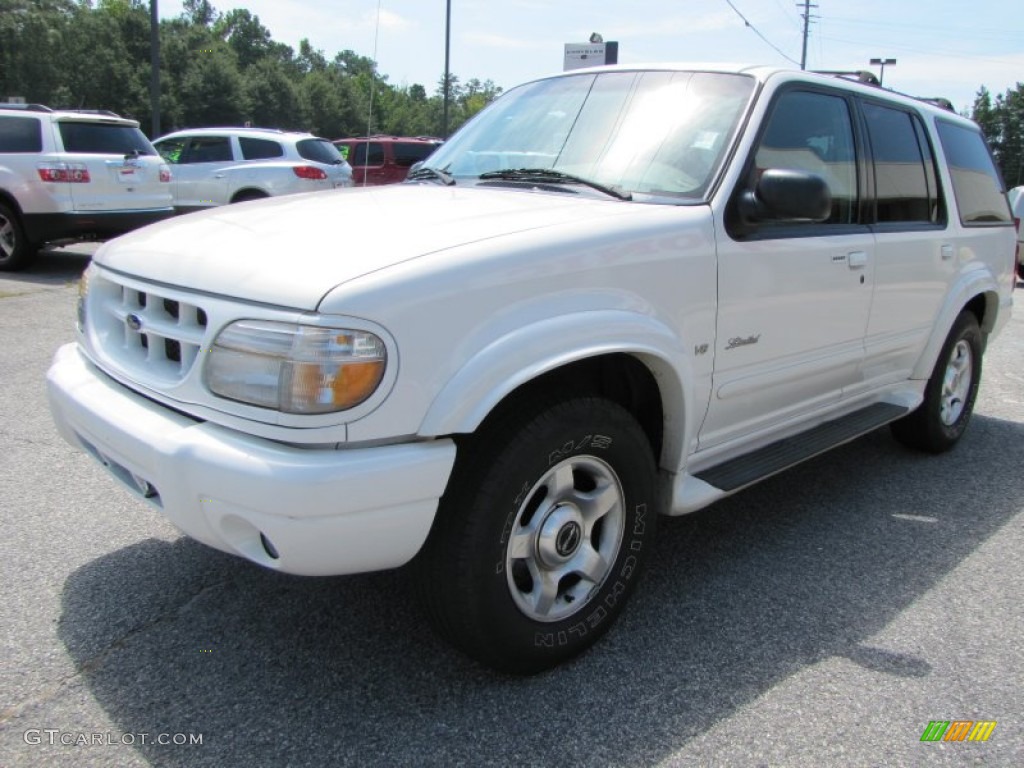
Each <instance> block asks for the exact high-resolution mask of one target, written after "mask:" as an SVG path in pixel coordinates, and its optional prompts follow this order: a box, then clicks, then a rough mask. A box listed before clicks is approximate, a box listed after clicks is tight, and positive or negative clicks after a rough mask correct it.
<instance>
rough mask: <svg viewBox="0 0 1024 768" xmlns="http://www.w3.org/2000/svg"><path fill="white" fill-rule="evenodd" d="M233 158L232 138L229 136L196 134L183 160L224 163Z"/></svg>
mask: <svg viewBox="0 0 1024 768" xmlns="http://www.w3.org/2000/svg"><path fill="white" fill-rule="evenodd" d="M232 159H233V158H232V157H231V139H229V138H228V137H227V136H194V137H193V138H192V139H191V141H190V142H189V146H188V149H187V150H185V154H184V156H183V157H182V158H181V162H182V163H222V162H225V161H230V160H232Z"/></svg>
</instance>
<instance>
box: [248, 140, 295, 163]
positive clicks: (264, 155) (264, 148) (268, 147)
mask: <svg viewBox="0 0 1024 768" xmlns="http://www.w3.org/2000/svg"><path fill="white" fill-rule="evenodd" d="M238 143H239V144H240V145H241V146H242V158H243V159H244V160H270V159H272V158H275V157H284V147H282V146H281V145H280V144H279V143H278V142H276V141H271V140H270V139H247V138H244V137H243V138H239V139H238Z"/></svg>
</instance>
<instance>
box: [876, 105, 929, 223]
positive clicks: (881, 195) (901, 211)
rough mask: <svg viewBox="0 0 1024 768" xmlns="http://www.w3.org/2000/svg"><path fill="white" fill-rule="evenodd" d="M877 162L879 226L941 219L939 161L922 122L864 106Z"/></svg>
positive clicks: (898, 111) (897, 113) (900, 113)
mask: <svg viewBox="0 0 1024 768" xmlns="http://www.w3.org/2000/svg"><path fill="white" fill-rule="evenodd" d="M864 117H865V118H866V119H867V124H868V136H869V138H870V140H871V151H872V154H873V155H874V161H875V194H876V198H877V199H876V205H877V208H876V211H877V213H876V218H877V220H878V221H879V222H898V221H902V222H930V223H932V224H935V223H937V222H938V221H939V220H940V217H939V199H938V190H937V188H936V183H935V158H934V157H933V156H932V152H931V148H930V147H929V146H928V144H927V141H926V140H925V138H924V130H923V128H922V127H921V125H920V121H919V120H918V118H916V117H915V116H913V115H911V114H910V113H908V112H904V111H902V110H899V109H892V108H889V107H884V106H881V105H879V104H871V103H867V104H864Z"/></svg>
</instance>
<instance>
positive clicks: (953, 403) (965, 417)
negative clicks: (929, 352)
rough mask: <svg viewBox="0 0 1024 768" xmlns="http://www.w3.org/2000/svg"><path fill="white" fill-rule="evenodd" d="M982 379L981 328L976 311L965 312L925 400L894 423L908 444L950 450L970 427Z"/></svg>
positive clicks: (949, 339) (932, 450)
mask: <svg viewBox="0 0 1024 768" xmlns="http://www.w3.org/2000/svg"><path fill="white" fill-rule="evenodd" d="M980 381H981V329H980V328H979V327H978V320H977V318H976V317H975V316H974V313H972V312H966V311H965V312H961V313H960V314H959V316H957V318H956V321H955V322H954V323H953V327H952V328H951V329H950V331H949V336H948V337H946V343H945V344H943V346H942V351H941V352H940V353H939V359H938V360H937V361H936V363H935V369H934V370H933V371H932V375H931V378H929V379H928V384H927V385H926V387H925V390H924V402H922V403H921V405H920V406H918V408H917V410H916V411H914V412H913V413H911V414H910V415H909V416H905V417H904V418H902V419H900V420H899V421H895V422H893V424H892V432H893V435H894V436H895V437H896V439H897V440H899V441H900V442H901V443H903V444H904V445H908V446H910V447H911V448H917V449H920V450H923V451H928V452H930V453H942V452H943V451H948V450H949V449H950V448H952V447H953V446H954V445H956V442H957V441H958V440H959V439H960V436H961V435H962V434H963V433H964V430H966V429H967V423H968V422H969V421H970V419H971V413H972V412H973V411H974V400H975V398H976V397H977V396H978V384H979V383H980Z"/></svg>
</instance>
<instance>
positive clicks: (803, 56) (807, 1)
mask: <svg viewBox="0 0 1024 768" xmlns="http://www.w3.org/2000/svg"><path fill="white" fill-rule="evenodd" d="M800 5H801V4H799V3H798V4H797V8H799V7H800ZM802 5H803V9H804V12H803V13H801V14H800V15H801V16H803V17H804V46H803V50H802V51H801V53H800V69H807V35H808V32H809V29H810V26H811V8H817V7H818V6H816V5H812V4H811V0H804V1H803V3H802Z"/></svg>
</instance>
